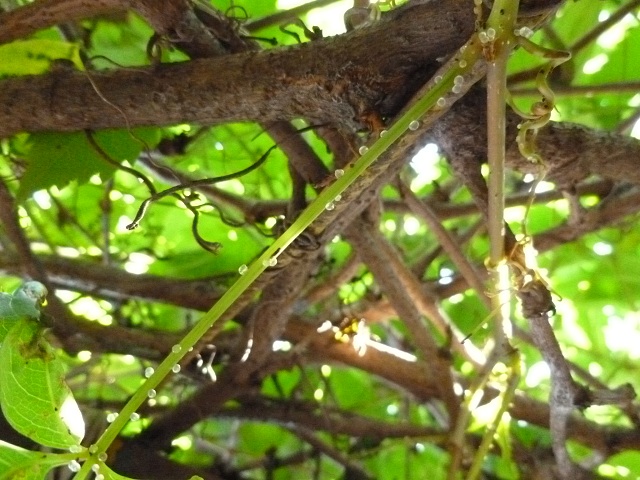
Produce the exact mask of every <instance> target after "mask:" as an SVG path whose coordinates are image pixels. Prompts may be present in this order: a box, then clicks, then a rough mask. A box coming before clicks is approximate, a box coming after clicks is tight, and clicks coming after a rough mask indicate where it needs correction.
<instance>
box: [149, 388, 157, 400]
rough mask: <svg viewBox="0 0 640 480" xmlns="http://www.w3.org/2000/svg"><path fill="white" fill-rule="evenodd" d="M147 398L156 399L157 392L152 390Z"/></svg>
mask: <svg viewBox="0 0 640 480" xmlns="http://www.w3.org/2000/svg"><path fill="white" fill-rule="evenodd" d="M147 397H149V398H156V391H155V390H154V389H153V388H150V389H149V391H148V392H147Z"/></svg>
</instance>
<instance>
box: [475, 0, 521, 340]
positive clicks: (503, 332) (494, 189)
mask: <svg viewBox="0 0 640 480" xmlns="http://www.w3.org/2000/svg"><path fill="white" fill-rule="evenodd" d="M518 6H519V0H497V1H496V2H495V3H494V5H493V8H492V10H491V13H490V14H489V18H488V19H487V25H486V30H485V31H484V32H479V33H478V35H479V36H480V37H481V39H480V40H481V41H483V39H484V38H485V37H484V36H483V35H482V34H483V33H484V35H485V36H486V40H487V41H485V42H484V45H486V46H487V48H486V49H485V54H486V57H487V154H488V163H489V185H488V187H489V206H488V217H489V220H488V230H489V242H490V249H489V259H488V267H489V272H490V277H491V286H492V293H493V296H492V298H493V302H494V305H493V307H494V308H495V309H496V311H497V312H498V315H497V317H496V318H497V321H496V322H494V340H495V342H496V348H497V349H498V351H500V352H507V351H508V350H509V337H510V336H511V335H510V327H509V324H508V316H509V311H510V303H511V302H510V300H509V297H510V294H509V291H508V289H507V291H506V295H504V294H501V292H502V291H503V290H504V287H505V284H507V285H508V283H509V282H508V276H509V272H508V267H507V265H506V261H505V251H504V233H505V232H504V206H505V204H504V178H505V167H504V165H505V144H506V124H505V114H506V101H507V97H508V92H507V62H508V61H509V57H510V56H511V52H512V50H513V48H514V47H515V46H516V43H517V39H516V36H515V34H514V30H515V27H516V20H517V18H518ZM494 39H495V40H494ZM505 277H507V278H505Z"/></svg>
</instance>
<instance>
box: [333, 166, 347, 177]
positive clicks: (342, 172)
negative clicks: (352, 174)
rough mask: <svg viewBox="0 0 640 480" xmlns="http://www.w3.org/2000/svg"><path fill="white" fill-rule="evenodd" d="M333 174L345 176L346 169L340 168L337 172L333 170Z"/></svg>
mask: <svg viewBox="0 0 640 480" xmlns="http://www.w3.org/2000/svg"><path fill="white" fill-rule="evenodd" d="M333 175H334V176H335V177H336V178H340V177H343V176H344V170H342V169H341V168H338V169H337V170H336V171H335V172H333Z"/></svg>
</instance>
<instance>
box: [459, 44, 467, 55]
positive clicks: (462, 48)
mask: <svg viewBox="0 0 640 480" xmlns="http://www.w3.org/2000/svg"><path fill="white" fill-rule="evenodd" d="M466 49H467V46H466V45H462V46H461V47H460V53H464V51H465V50H466Z"/></svg>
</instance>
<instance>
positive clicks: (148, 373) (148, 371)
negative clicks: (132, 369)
mask: <svg viewBox="0 0 640 480" xmlns="http://www.w3.org/2000/svg"><path fill="white" fill-rule="evenodd" d="M153 372H155V370H154V369H153V367H147V368H145V369H144V376H145V378H149V377H150V376H151V375H153Z"/></svg>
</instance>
